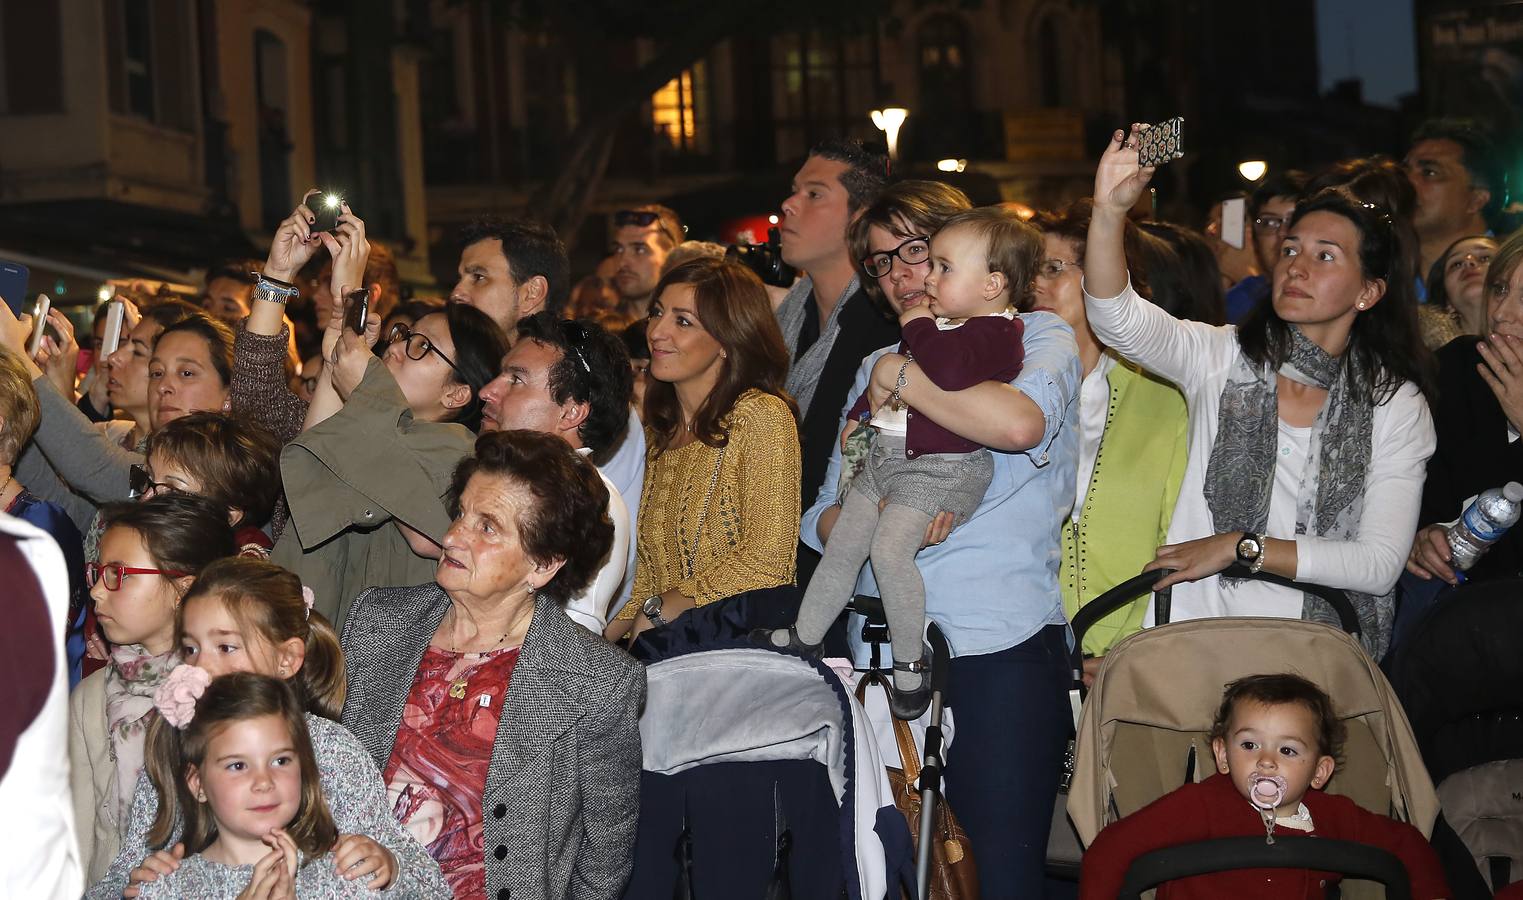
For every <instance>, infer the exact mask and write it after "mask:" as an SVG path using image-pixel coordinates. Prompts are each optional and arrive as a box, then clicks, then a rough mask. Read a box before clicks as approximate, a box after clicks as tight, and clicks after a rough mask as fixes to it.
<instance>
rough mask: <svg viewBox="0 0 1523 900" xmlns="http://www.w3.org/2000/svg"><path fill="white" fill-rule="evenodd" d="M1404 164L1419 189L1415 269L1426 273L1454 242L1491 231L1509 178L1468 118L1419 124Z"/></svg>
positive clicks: (1490, 145) (1487, 139)
mask: <svg viewBox="0 0 1523 900" xmlns="http://www.w3.org/2000/svg"><path fill="white" fill-rule="evenodd" d="M1405 164H1406V168H1407V177H1408V178H1410V179H1411V181H1412V186H1413V187H1414V188H1416V189H1417V214H1416V215H1415V216H1414V217H1413V222H1412V224H1413V226H1414V227H1415V228H1416V229H1417V239H1418V242H1419V244H1420V245H1421V251H1422V264H1421V265H1420V266H1419V267H1418V270H1417V271H1418V273H1419V274H1420V275H1426V274H1427V272H1428V270H1429V269H1431V268H1432V267H1433V263H1434V262H1435V261H1436V260H1437V259H1438V257H1439V255H1440V254H1442V253H1443V252H1444V250H1446V249H1448V247H1449V245H1450V244H1453V243H1454V242H1455V241H1457V240H1459V239H1460V238H1462V237H1466V236H1468V235H1472V234H1488V233H1489V228H1488V226H1487V220H1488V219H1489V218H1490V217H1491V216H1493V215H1495V214H1496V212H1497V210H1499V209H1501V208H1502V205H1503V202H1504V201H1505V200H1506V194H1507V190H1506V174H1505V172H1504V170H1503V168H1502V165H1501V162H1500V160H1499V158H1498V155H1497V151H1496V146H1495V145H1494V144H1493V143H1492V140H1491V137H1490V135H1488V134H1487V133H1486V132H1485V131H1484V130H1483V129H1482V128H1481V126H1480V125H1479V124H1478V123H1476V122H1473V121H1471V120H1469V119H1429V120H1428V121H1426V122H1424V123H1423V124H1422V125H1420V126H1418V128H1417V131H1416V133H1414V134H1413V135H1412V149H1410V150H1408V151H1407V158H1406V162H1405Z"/></svg>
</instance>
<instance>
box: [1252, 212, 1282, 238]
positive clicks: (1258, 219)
mask: <svg viewBox="0 0 1523 900" xmlns="http://www.w3.org/2000/svg"><path fill="white" fill-rule="evenodd" d="M1284 229H1285V218H1284V217H1283V216H1255V217H1254V220H1253V230H1254V231H1258V232H1261V233H1263V234H1273V233H1276V232H1279V231H1283V230H1284Z"/></svg>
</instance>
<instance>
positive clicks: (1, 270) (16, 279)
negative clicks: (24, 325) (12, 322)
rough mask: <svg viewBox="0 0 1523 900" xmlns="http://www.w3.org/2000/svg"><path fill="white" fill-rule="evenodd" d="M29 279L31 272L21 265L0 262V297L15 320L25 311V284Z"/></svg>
mask: <svg viewBox="0 0 1523 900" xmlns="http://www.w3.org/2000/svg"><path fill="white" fill-rule="evenodd" d="M30 277H31V272H29V271H28V270H27V267H26V266H23V265H22V264H21V263H15V262H5V261H4V260H0V297H4V298H5V305H6V306H9V307H10V308H11V312H12V313H14V314H15V315H16V317H17V318H20V317H21V314H22V313H24V312H26V311H27V308H26V306H27V304H26V283H27V279H28V278H30Z"/></svg>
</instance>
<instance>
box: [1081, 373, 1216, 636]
mask: <svg viewBox="0 0 1523 900" xmlns="http://www.w3.org/2000/svg"><path fill="white" fill-rule="evenodd" d="M1106 381H1107V383H1108V384H1109V386H1110V407H1109V409H1108V410H1107V412H1106V416H1105V432H1104V433H1103V434H1102V436H1101V438H1100V450H1099V452H1098V454H1097V455H1096V456H1095V469H1094V474H1092V475H1091V476H1090V479H1089V493H1088V495H1087V496H1086V497H1085V499H1084V508H1083V509H1081V510H1079V514H1078V515H1077V516H1075V517H1074V519H1073V520H1072V521H1070V522H1068V523H1066V524H1065V527H1064V529H1063V568H1062V572H1061V576H1062V577H1061V578H1060V579H1059V581H1060V583H1061V585H1062V589H1063V610H1064V612H1065V613H1067V615H1068V616H1069V618H1072V617H1073V614H1074V613H1075V612H1077V611H1078V609H1079V607H1081V606H1083V605H1084V604H1086V603H1088V602H1089V601H1091V600H1093V599H1095V598H1096V597H1098V596H1100V595H1101V594H1102V593H1104V592H1105V591H1107V590H1109V589H1111V588H1113V587H1115V586H1116V585H1118V584H1120V583H1121V582H1123V581H1126V580H1127V579H1128V578H1131V577H1132V576H1133V575H1136V574H1137V573H1138V572H1140V571H1142V567H1143V566H1144V565H1146V564H1148V563H1149V562H1151V561H1152V560H1153V557H1154V556H1155V555H1156V554H1157V550H1158V547H1159V546H1160V545H1161V544H1163V543H1164V542H1165V541H1164V536H1165V535H1166V534H1168V531H1169V520H1170V519H1172V518H1173V516H1174V501H1175V499H1176V498H1177V497H1178V496H1179V486H1180V484H1181V482H1183V481H1184V475H1185V460H1186V458H1187V457H1188V449H1189V447H1188V444H1189V431H1190V427H1189V426H1190V419H1189V414H1188V412H1187V410H1186V409H1185V398H1184V395H1183V394H1181V393H1180V392H1179V389H1178V388H1176V387H1174V386H1173V385H1172V384H1169V383H1168V382H1166V381H1163V380H1162V379H1159V378H1156V377H1154V376H1152V375H1149V374H1148V373H1146V372H1144V371H1142V370H1141V369H1139V368H1137V367H1136V366H1134V365H1133V364H1132V363H1129V362H1126V361H1124V360H1118V361H1117V363H1116V365H1115V366H1114V367H1112V368H1111V370H1110V374H1109V375H1107V376H1106ZM1151 599H1152V598H1151V597H1149V596H1147V595H1144V596H1143V597H1141V598H1139V599H1138V600H1137V601H1135V602H1133V603H1131V604H1129V605H1127V606H1124V607H1122V608H1121V609H1118V610H1116V611H1115V612H1113V613H1111V614H1110V615H1108V616H1106V617H1105V618H1103V619H1101V620H1100V621H1098V622H1096V623H1095V624H1094V627H1092V628H1091V629H1090V630H1089V632H1088V633H1087V634H1085V635H1084V639H1083V649H1084V652H1086V653H1090V654H1094V655H1096V656H1100V655H1103V654H1104V653H1105V652H1106V651H1107V650H1109V649H1110V648H1111V646H1112V645H1113V644H1115V643H1116V642H1117V641H1119V640H1121V639H1122V638H1124V637H1127V636H1128V635H1131V634H1133V633H1135V632H1136V631H1138V630H1140V629H1141V628H1142V620H1143V618H1144V617H1145V616H1146V615H1147V610H1148V602H1149V600H1151Z"/></svg>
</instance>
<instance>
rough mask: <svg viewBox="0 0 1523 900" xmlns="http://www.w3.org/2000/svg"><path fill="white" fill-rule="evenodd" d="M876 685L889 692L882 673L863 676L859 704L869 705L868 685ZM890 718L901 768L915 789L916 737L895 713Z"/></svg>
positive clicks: (916, 771) (917, 763)
mask: <svg viewBox="0 0 1523 900" xmlns="http://www.w3.org/2000/svg"><path fill="white" fill-rule="evenodd" d="M869 683H871V684H876V685H878V686H879V687H881V688H883V691H884V693H887V692H888V682H887V681H886V680H884V678H883V674H882V673H881V672H877V671H872V672H868V673H867V674H866V675H863V676H862V678H861V680H860V681H858V682H857V702H858V703H861V704H863V705H864V706H865V705H866V703H867V685H868V684H869ZM889 717H890V718H891V719H893V721H894V743H895V744H896V745H898V747H899V768H901V769H903V770H904V779H905V782H906V783H907V784H908V785H909V786H910V789H911V790H913V789H914V785H915V782H916V781H917V780H919V778H920V753H919V751H917V750H916V749H915V735H914V733H913V732H911V731H910V724H909V723H908V722H906V721H904V720H903V719H901V718H899V717H898V716H896V715H894V714H893V713H889Z"/></svg>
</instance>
